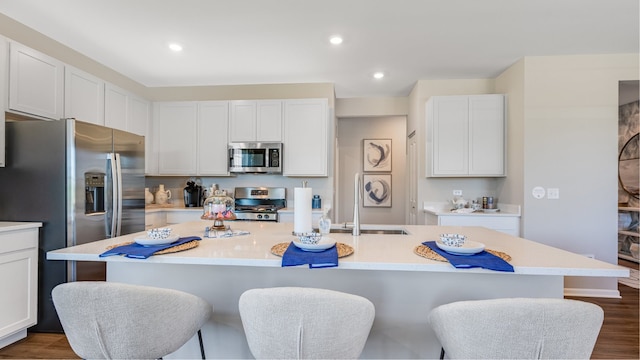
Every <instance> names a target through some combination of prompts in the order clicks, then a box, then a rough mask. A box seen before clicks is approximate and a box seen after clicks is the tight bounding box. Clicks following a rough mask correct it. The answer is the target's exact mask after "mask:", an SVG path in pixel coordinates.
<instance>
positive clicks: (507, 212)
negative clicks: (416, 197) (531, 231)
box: [422, 201, 521, 217]
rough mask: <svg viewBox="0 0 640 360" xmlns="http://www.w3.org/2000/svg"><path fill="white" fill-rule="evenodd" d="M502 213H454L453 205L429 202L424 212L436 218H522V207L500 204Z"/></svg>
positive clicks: (499, 207) (425, 204)
mask: <svg viewBox="0 0 640 360" xmlns="http://www.w3.org/2000/svg"><path fill="white" fill-rule="evenodd" d="M498 209H500V211H493V212H483V211H482V210H479V211H474V212H454V211H452V206H451V204H448V203H443V202H428V201H426V202H425V203H424V206H423V208H422V210H423V211H424V212H425V213H428V214H432V215H436V216H511V217H513V216H517V217H520V215H521V211H520V205H512V204H498Z"/></svg>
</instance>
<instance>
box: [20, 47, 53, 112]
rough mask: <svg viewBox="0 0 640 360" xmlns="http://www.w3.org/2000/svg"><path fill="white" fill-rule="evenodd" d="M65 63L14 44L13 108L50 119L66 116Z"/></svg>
mask: <svg viewBox="0 0 640 360" xmlns="http://www.w3.org/2000/svg"><path fill="white" fill-rule="evenodd" d="M63 99H64V63H62V62H61V61H58V60H56V59H54V58H52V57H50V56H47V55H45V54H42V53H40V52H38V51H36V50H33V49H30V48H28V47H26V46H23V45H21V44H18V43H16V42H11V43H10V59H9V109H11V110H15V111H20V112H24V113H27V114H32V115H37V116H41V117H45V118H49V119H60V118H62V117H63V115H64V111H63V107H64V100H63Z"/></svg>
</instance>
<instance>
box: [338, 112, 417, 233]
mask: <svg viewBox="0 0 640 360" xmlns="http://www.w3.org/2000/svg"><path fill="white" fill-rule="evenodd" d="M337 135H338V151H339V153H340V158H339V159H338V160H337V161H338V168H339V170H338V173H339V179H338V188H339V189H338V192H339V193H340V197H339V198H338V199H337V201H336V203H337V205H338V206H339V207H340V213H339V214H340V215H339V217H338V218H337V219H336V221H337V222H339V223H341V222H346V221H349V222H351V221H353V199H354V181H353V179H354V175H355V173H356V172H359V173H360V174H361V176H362V174H363V160H362V159H363V150H362V149H363V148H362V141H363V139H391V140H392V142H391V145H392V152H391V157H392V158H391V162H392V166H391V186H392V190H391V194H392V199H391V207H390V208H382V207H381V208H371V207H366V208H365V207H362V200H361V201H360V222H361V223H363V224H404V223H405V207H406V196H405V189H406V184H407V183H406V181H407V180H408V179H407V178H406V167H405V161H406V117H405V116H385V117H371V118H341V119H339V120H338V133H337ZM361 179H362V178H361Z"/></svg>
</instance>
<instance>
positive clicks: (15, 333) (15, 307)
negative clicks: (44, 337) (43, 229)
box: [0, 226, 38, 348]
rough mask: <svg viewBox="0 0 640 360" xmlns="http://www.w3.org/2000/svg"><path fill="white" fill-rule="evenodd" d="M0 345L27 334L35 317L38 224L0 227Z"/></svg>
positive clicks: (36, 305) (34, 322) (36, 317)
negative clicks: (22, 227)
mask: <svg viewBox="0 0 640 360" xmlns="http://www.w3.org/2000/svg"><path fill="white" fill-rule="evenodd" d="M0 284H2V296H0V348H2V347H4V346H7V345H9V344H11V343H13V342H15V341H18V340H20V339H22V338H24V337H26V335H27V331H26V329H27V328H28V327H30V326H33V325H35V324H36V322H37V320H38V227H36V226H34V227H32V228H27V229H19V230H7V231H4V229H3V228H2V227H1V226H0Z"/></svg>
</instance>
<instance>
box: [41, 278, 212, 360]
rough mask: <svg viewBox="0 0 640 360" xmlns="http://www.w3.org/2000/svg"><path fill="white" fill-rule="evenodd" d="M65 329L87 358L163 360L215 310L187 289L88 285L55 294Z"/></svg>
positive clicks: (64, 287) (62, 288) (72, 285)
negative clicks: (186, 290)
mask: <svg viewBox="0 0 640 360" xmlns="http://www.w3.org/2000/svg"><path fill="white" fill-rule="evenodd" d="M51 295H52V296H53V303H54V305H55V308H56V311H57V312H58V316H59V318H60V322H61V323H62V328H63V329H64V332H65V334H66V336H67V339H68V340H69V344H70V345H71V348H72V349H73V351H74V352H75V353H76V354H78V356H80V357H82V358H83V359H157V358H162V357H163V356H165V355H168V354H170V353H172V352H174V351H176V350H178V349H179V348H180V347H181V346H182V345H184V344H185V343H186V342H187V341H189V339H191V338H192V337H193V336H194V335H195V334H196V333H197V334H198V339H199V342H200V352H201V355H202V358H203V359H204V358H205V353H204V346H203V343H202V333H201V332H200V328H201V327H202V325H204V323H205V322H206V321H207V320H208V319H209V318H210V317H211V314H212V313H213V307H212V306H211V305H210V304H209V303H207V302H206V301H205V300H204V299H202V298H200V297H198V296H195V295H192V294H188V293H185V292H182V291H177V290H171V289H161V288H155V287H149V286H137V285H128V284H119V283H112V282H102V281H100V282H97V281H96V282H94V281H82V282H72V283H65V284H60V285H58V286H56V287H55V288H54V289H53V291H52V292H51Z"/></svg>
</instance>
